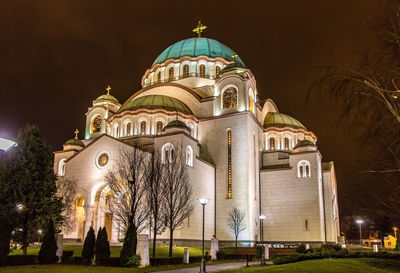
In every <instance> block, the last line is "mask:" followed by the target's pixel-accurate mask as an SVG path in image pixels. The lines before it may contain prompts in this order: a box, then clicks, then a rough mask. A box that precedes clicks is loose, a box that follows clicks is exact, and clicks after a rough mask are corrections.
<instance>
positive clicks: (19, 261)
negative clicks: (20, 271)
mask: <svg viewBox="0 0 400 273" xmlns="http://www.w3.org/2000/svg"><path fill="white" fill-rule="evenodd" d="M28 264H39V257H38V256H37V255H10V256H7V265H8V266H14V265H28Z"/></svg>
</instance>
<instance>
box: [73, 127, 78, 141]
mask: <svg viewBox="0 0 400 273" xmlns="http://www.w3.org/2000/svg"><path fill="white" fill-rule="evenodd" d="M74 133H75V139H78V134H79V130H78V129H75V132H74Z"/></svg>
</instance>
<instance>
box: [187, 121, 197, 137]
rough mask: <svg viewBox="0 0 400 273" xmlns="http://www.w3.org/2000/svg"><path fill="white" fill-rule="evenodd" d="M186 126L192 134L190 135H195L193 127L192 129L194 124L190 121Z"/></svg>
mask: <svg viewBox="0 0 400 273" xmlns="http://www.w3.org/2000/svg"><path fill="white" fill-rule="evenodd" d="M187 126H188V128H189V130H190V135H191V136H192V137H195V133H196V132H195V129H194V126H193V124H192V123H189V124H188V125H187Z"/></svg>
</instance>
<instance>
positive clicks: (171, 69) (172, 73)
mask: <svg viewBox="0 0 400 273" xmlns="http://www.w3.org/2000/svg"><path fill="white" fill-rule="evenodd" d="M168 79H169V81H173V80H174V68H173V67H171V68H170V69H169V70H168Z"/></svg>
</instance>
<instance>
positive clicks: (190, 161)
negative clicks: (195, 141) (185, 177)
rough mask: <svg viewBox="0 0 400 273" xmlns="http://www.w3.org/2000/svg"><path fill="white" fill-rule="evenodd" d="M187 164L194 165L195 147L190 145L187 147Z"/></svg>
mask: <svg viewBox="0 0 400 273" xmlns="http://www.w3.org/2000/svg"><path fill="white" fill-rule="evenodd" d="M186 165H188V166H190V167H193V149H192V147H191V146H190V145H188V146H187V147H186Z"/></svg>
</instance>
